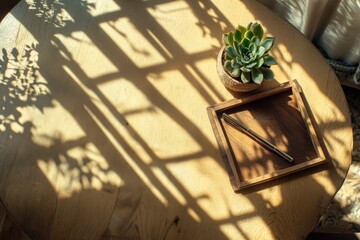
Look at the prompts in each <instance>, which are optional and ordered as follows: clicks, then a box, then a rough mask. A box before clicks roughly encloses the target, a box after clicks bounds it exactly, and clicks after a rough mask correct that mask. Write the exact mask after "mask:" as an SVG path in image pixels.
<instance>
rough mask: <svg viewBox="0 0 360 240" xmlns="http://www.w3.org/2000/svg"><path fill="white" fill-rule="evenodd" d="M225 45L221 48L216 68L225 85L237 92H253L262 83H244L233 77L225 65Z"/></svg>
mask: <svg viewBox="0 0 360 240" xmlns="http://www.w3.org/2000/svg"><path fill="white" fill-rule="evenodd" d="M224 50H225V46H223V47H222V48H221V49H220V52H219V54H218V57H217V60H216V70H217V72H218V75H219V78H220V80H221V82H222V83H223V84H224V86H225V87H227V88H229V89H231V90H233V91H235V92H251V91H254V90H256V89H258V88H260V86H261V85H260V84H256V83H254V82H250V83H243V82H241V80H236V79H235V78H233V77H231V76H230V75H229V74H228V73H227V72H226V71H225V69H224V67H223V55H224Z"/></svg>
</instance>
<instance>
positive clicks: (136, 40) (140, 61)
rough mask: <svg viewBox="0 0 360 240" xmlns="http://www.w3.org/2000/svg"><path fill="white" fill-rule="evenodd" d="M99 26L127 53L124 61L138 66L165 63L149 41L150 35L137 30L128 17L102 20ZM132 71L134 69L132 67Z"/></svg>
mask: <svg viewBox="0 0 360 240" xmlns="http://www.w3.org/2000/svg"><path fill="white" fill-rule="evenodd" d="M100 27H101V28H102V29H103V30H104V31H105V32H106V34H107V35H108V36H109V37H110V38H111V39H113V41H114V43H115V44H116V45H117V46H118V48H119V49H120V50H121V51H123V52H124V53H125V54H126V55H127V59H126V60H125V59H124V61H131V62H132V63H134V64H135V65H136V66H137V67H138V68H144V67H148V66H153V65H157V64H159V63H165V62H166V60H165V58H164V56H162V55H161V54H160V53H159V52H158V50H157V49H156V47H155V46H153V45H152V43H150V39H148V38H149V37H150V35H147V34H146V32H144V33H142V32H139V30H138V29H137V27H136V26H134V25H133V23H132V22H131V20H130V19H128V18H120V19H118V20H116V21H110V22H104V23H101V24H100ZM134 71H136V70H135V69H134Z"/></svg>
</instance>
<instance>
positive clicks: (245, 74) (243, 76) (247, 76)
mask: <svg viewBox="0 0 360 240" xmlns="http://www.w3.org/2000/svg"><path fill="white" fill-rule="evenodd" d="M241 81H243V83H248V82H250V81H251V74H250V72H242V73H241Z"/></svg>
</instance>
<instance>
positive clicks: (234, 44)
mask: <svg viewBox="0 0 360 240" xmlns="http://www.w3.org/2000/svg"><path fill="white" fill-rule="evenodd" d="M233 47H234V49H235V50H236V52H237V54H241V52H239V43H238V42H236V41H234V43H233Z"/></svg>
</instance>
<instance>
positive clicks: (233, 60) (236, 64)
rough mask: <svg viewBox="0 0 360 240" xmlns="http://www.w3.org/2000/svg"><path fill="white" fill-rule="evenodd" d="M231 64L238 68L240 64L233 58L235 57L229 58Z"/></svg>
mask: <svg viewBox="0 0 360 240" xmlns="http://www.w3.org/2000/svg"><path fill="white" fill-rule="evenodd" d="M231 66H232V67H233V68H240V64H239V63H237V62H236V59H235V58H233V59H232V60H231Z"/></svg>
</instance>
